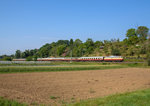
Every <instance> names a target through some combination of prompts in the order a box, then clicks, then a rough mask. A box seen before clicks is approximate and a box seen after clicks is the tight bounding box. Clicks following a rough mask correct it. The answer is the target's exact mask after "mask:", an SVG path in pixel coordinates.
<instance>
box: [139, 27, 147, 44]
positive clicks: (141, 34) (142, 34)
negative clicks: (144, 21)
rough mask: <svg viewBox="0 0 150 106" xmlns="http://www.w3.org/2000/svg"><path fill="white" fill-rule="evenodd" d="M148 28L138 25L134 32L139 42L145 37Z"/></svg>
mask: <svg viewBox="0 0 150 106" xmlns="http://www.w3.org/2000/svg"><path fill="white" fill-rule="evenodd" d="M148 32H149V29H148V28H147V27H146V26H139V27H138V29H137V31H136V33H137V35H138V36H139V39H140V40H141V42H143V41H144V40H146V39H147V37H148Z"/></svg>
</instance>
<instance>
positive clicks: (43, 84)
mask: <svg viewBox="0 0 150 106" xmlns="http://www.w3.org/2000/svg"><path fill="white" fill-rule="evenodd" d="M144 88H150V69H148V68H124V69H109V70H90V71H67V72H66V71H65V72H37V73H13V74H0V96H2V97H5V98H8V99H14V100H17V101H20V102H26V103H29V104H33V103H38V104H39V103H40V104H52V105H54V104H56V105H59V104H62V103H64V102H75V101H79V100H83V99H88V98H96V97H102V96H106V95H110V94H116V93H123V92H127V91H134V90H138V89H144Z"/></svg>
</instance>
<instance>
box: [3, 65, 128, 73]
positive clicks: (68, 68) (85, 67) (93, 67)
mask: <svg viewBox="0 0 150 106" xmlns="http://www.w3.org/2000/svg"><path fill="white" fill-rule="evenodd" d="M125 67H127V66H123V65H83V66H80V65H79V66H62V67H59V66H58V67H56V66H51V67H49V66H47V67H46V66H42V67H41V66H37V67H31V66H24V67H23V66H20V67H18V66H13V67H12V66H5V67H4V66H2V67H0V73H16V72H50V71H79V70H103V69H117V68H125Z"/></svg>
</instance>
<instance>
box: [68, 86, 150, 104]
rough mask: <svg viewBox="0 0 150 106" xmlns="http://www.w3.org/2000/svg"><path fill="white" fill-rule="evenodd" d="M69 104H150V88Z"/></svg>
mask: <svg viewBox="0 0 150 106" xmlns="http://www.w3.org/2000/svg"><path fill="white" fill-rule="evenodd" d="M67 106H150V89H146V90H141V91H135V92H130V93H124V94H116V95H111V96H107V97H104V98H96V99H89V100H84V101H81V102H79V103H74V104H68V105H67Z"/></svg>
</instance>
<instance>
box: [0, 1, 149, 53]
mask: <svg viewBox="0 0 150 106" xmlns="http://www.w3.org/2000/svg"><path fill="white" fill-rule="evenodd" d="M149 11H150V0H0V55H2V54H14V53H15V51H16V50H17V49H19V50H22V51H24V50H25V49H34V48H40V47H41V46H42V45H44V44H46V43H51V42H53V41H57V40H66V39H68V40H69V39H70V38H73V39H77V38H79V39H81V40H82V41H85V40H86V39H87V38H92V39H93V40H94V41H96V40H110V39H112V38H116V39H117V38H119V39H120V40H122V39H124V38H125V33H126V30H127V29H129V28H137V26H147V27H148V28H150V24H149V22H150V14H149Z"/></svg>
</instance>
